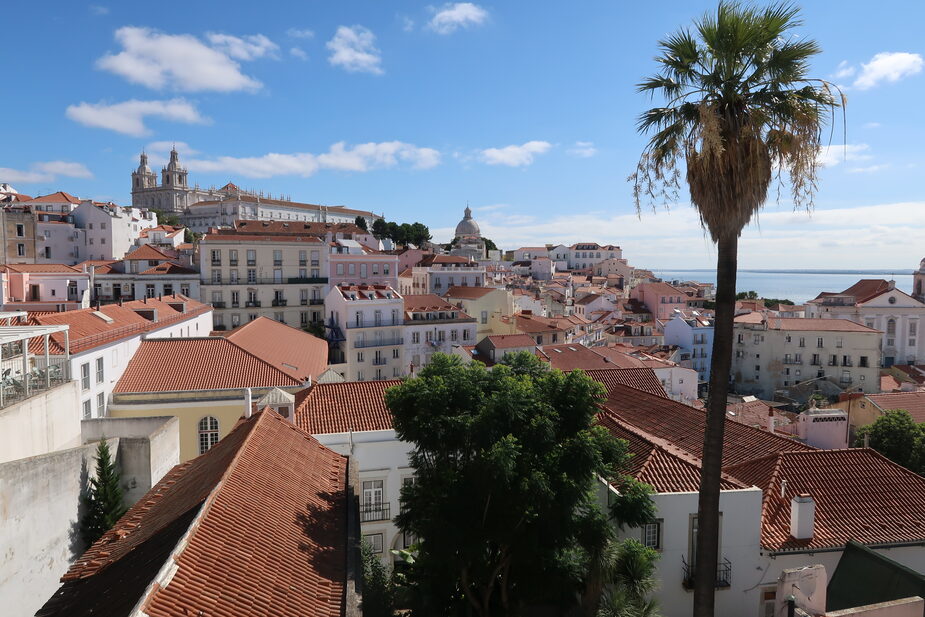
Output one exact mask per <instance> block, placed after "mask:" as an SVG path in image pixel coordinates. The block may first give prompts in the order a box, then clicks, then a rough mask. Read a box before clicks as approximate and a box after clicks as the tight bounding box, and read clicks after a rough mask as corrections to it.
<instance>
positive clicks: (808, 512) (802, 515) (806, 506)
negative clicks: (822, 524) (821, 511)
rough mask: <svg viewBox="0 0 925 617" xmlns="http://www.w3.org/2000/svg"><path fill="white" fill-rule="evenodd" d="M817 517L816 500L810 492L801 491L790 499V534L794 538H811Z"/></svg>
mask: <svg viewBox="0 0 925 617" xmlns="http://www.w3.org/2000/svg"><path fill="white" fill-rule="evenodd" d="M815 518H816V502H814V501H813V498H812V497H810V496H809V493H800V494H799V495H797V496H796V497H794V498H793V499H791V500H790V535H791V536H793V537H794V539H796V540H809V539H811V538H812V537H813V525H814V523H815Z"/></svg>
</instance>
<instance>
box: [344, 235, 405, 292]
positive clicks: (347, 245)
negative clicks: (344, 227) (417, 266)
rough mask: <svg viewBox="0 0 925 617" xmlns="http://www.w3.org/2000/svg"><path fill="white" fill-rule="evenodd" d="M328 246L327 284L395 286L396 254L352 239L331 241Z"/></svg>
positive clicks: (396, 271) (396, 278)
mask: <svg viewBox="0 0 925 617" xmlns="http://www.w3.org/2000/svg"><path fill="white" fill-rule="evenodd" d="M329 247H330V254H329V255H328V266H329V268H330V274H329V276H328V280H329V284H330V286H331V287H333V286H336V285H340V284H341V283H346V284H348V285H386V286H388V287H391V288H393V289H398V255H391V254H389V253H383V252H381V251H376V250H374V249H371V248H369V247H367V246H364V245H363V244H361V243H359V242H357V241H356V240H332V241H331V242H330V243H329Z"/></svg>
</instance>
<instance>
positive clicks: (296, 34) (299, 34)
mask: <svg viewBox="0 0 925 617" xmlns="http://www.w3.org/2000/svg"><path fill="white" fill-rule="evenodd" d="M286 34H287V35H288V36H291V37H292V38H294V39H311V38H314V37H315V33H314V31H312V30H309V29H308V28H289V29H288V30H286Z"/></svg>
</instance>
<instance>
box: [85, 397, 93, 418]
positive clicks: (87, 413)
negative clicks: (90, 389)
mask: <svg viewBox="0 0 925 617" xmlns="http://www.w3.org/2000/svg"><path fill="white" fill-rule="evenodd" d="M83 406H84V420H88V419H90V417H91V416H92V413H93V410H92V406H93V403H91V402H90V399H87V400H85V401H84V402H83Z"/></svg>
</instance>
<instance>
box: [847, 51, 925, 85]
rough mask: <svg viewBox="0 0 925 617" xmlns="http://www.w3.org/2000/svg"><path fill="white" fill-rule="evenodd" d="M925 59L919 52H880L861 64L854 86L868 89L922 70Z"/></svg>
mask: <svg viewBox="0 0 925 617" xmlns="http://www.w3.org/2000/svg"><path fill="white" fill-rule="evenodd" d="M923 65H925V60H923V59H922V56H921V55H919V54H911V53H908V52H881V53H879V54H875V55H874V57H873V58H871V59H870V62H868V63H866V64H862V65H861V72H860V73H859V74H858V78H857V79H856V80H855V81H854V84H853V85H854V87H855V88H859V89H861V90H868V89H870V88H873V87H875V86H879V85H880V84H881V83H884V82H891V83H892V82H896V81H899V80H900V79H902V78H903V77H908V76H910V75H915V74H916V73H919V72H921V71H922V66H923Z"/></svg>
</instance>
